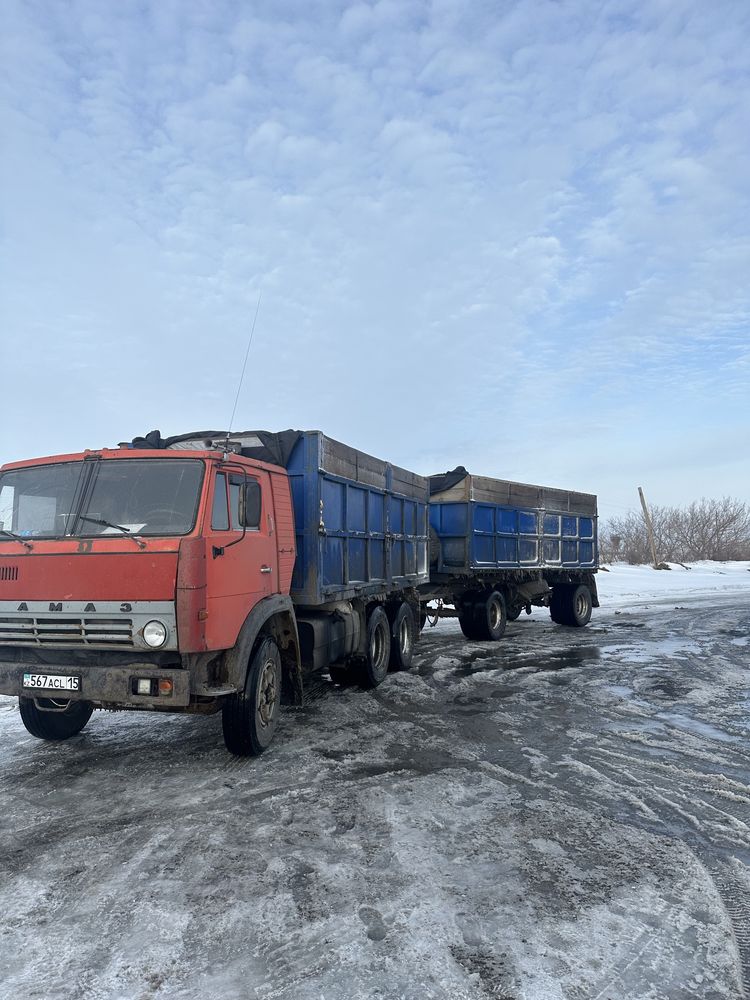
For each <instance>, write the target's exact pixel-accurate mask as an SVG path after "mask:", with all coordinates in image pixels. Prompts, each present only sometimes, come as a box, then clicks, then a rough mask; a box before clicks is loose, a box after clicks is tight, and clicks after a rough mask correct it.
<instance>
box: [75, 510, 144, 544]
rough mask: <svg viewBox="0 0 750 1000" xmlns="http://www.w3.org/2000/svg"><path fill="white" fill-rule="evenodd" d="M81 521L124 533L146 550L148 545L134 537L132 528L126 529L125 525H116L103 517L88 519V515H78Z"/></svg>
mask: <svg viewBox="0 0 750 1000" xmlns="http://www.w3.org/2000/svg"><path fill="white" fill-rule="evenodd" d="M78 519H79V521H88V522H89V523H90V524H101V525H102V527H104V528H114V529H115V530H116V531H122V532H123V533H124V534H126V535H127V536H128V537H129V538H132V539H133V541H134V542H135V544H136V545H137V546H138V548H140V549H145V548H146V543H145V542H144V541H142V540H141V539H140V538H139V537H138V536H137V535H134V534H133V533H132V532H131V530H130V528H126V527H125V525H124V524H114V522H112V521H105V520H104V519H103V518H101V517H88V515H86V514H79V515H78Z"/></svg>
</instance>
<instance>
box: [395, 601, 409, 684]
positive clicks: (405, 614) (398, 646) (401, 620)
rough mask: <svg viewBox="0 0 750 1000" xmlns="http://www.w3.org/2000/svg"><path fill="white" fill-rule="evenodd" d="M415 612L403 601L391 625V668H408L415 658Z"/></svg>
mask: <svg viewBox="0 0 750 1000" xmlns="http://www.w3.org/2000/svg"><path fill="white" fill-rule="evenodd" d="M414 632H415V628H414V614H413V612H412V610H411V608H410V607H409V605H408V604H407V603H406V601H404V602H403V604H402V605H401V607H400V608H399V609H398V611H397V612H396V617H395V618H394V619H393V624H392V625H391V660H390V666H391V670H408V669H409V667H410V666H411V661H412V659H413V658H414Z"/></svg>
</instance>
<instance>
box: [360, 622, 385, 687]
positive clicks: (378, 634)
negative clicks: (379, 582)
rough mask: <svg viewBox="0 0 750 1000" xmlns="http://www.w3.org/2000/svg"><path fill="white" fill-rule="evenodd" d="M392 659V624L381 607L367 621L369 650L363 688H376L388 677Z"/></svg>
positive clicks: (364, 669)
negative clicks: (389, 663)
mask: <svg viewBox="0 0 750 1000" xmlns="http://www.w3.org/2000/svg"><path fill="white" fill-rule="evenodd" d="M390 658H391V624H390V622H389V621H388V615H387V614H386V613H385V611H384V610H383V609H382V608H381V607H377V608H375V609H374V610H373V612H372V613H371V615H370V617H369V618H368V619H367V650H366V653H365V663H364V668H363V671H362V685H363V687H368V688H375V687H377V686H378V684H382V683H383V681H384V680H385V679H386V677H387V676H388V662H389V660H390Z"/></svg>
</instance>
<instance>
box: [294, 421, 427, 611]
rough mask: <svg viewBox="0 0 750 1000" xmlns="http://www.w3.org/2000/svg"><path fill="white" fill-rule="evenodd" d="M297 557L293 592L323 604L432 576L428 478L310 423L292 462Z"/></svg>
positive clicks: (299, 599)
mask: <svg viewBox="0 0 750 1000" xmlns="http://www.w3.org/2000/svg"><path fill="white" fill-rule="evenodd" d="M285 465H286V470H287V474H288V476H289V481H290V484H291V491H292V503H293V505H294V519H295V525H296V544H297V559H296V562H295V567H294V575H293V577H292V587H291V595H292V599H293V600H294V602H295V603H296V604H299V605H303V606H316V605H321V604H326V603H330V602H332V601H339V600H349V599H351V598H353V597H362V596H368V595H371V594H376V593H387V592H390V591H394V590H399V589H402V588H409V587H416V586H418V585H419V584H421V583H425V582H426V581H427V580H428V578H429V577H428V566H427V536H428V529H427V502H428V497H429V487H428V481H427V479H426V478H424V477H423V476H418V475H416V474H415V473H413V472H408V471H407V470H405V469H401V468H399V467H398V466H395V465H391V464H390V463H389V462H383V461H381V460H380V459H377V458H373V457H372V456H371V455H366V454H365V453H364V452H361V451H357V450H356V449H355V448H351V447H349V446H348V445H344V444H341V443H340V442H339V441H334V440H333V439H332V438H329V437H326V435H325V434H322V433H321V432H320V431H303V432H301V433H300V436H299V438H298V439H297V442H296V444H295V445H294V447H293V448H292V450H291V453H290V454H289V456H288V459H287V461H286V462H285Z"/></svg>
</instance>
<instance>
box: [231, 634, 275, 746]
mask: <svg viewBox="0 0 750 1000" xmlns="http://www.w3.org/2000/svg"><path fill="white" fill-rule="evenodd" d="M280 704H281V656H280V655H279V647H278V646H277V645H276V643H275V642H274V640H273V639H271V638H270V637H269V638H265V639H263V641H262V642H261V644H260V646H259V647H258V648H257V650H256V651H255V653H254V654H253V657H252V659H251V661H250V666H249V667H248V671H247V678H246V680H245V688H244V690H243V691H242V692H241V693H238V694H233V695H232V696H231V697H230V698H228V699H227V700H226V701H225V702H224V704H223V706H222V709H221V725H222V730H223V732H224V743H225V745H226V748H227V750H229V752H230V753H233V754H235V755H236V756H237V757H257V756H258V755H259V754H262V753H263V751H264V750H265V749H266V748H267V747H268V745H269V744H270V742H271V740H272V739H273V735H274V733H275V732H276V726H277V725H278V721H279V706H280Z"/></svg>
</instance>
